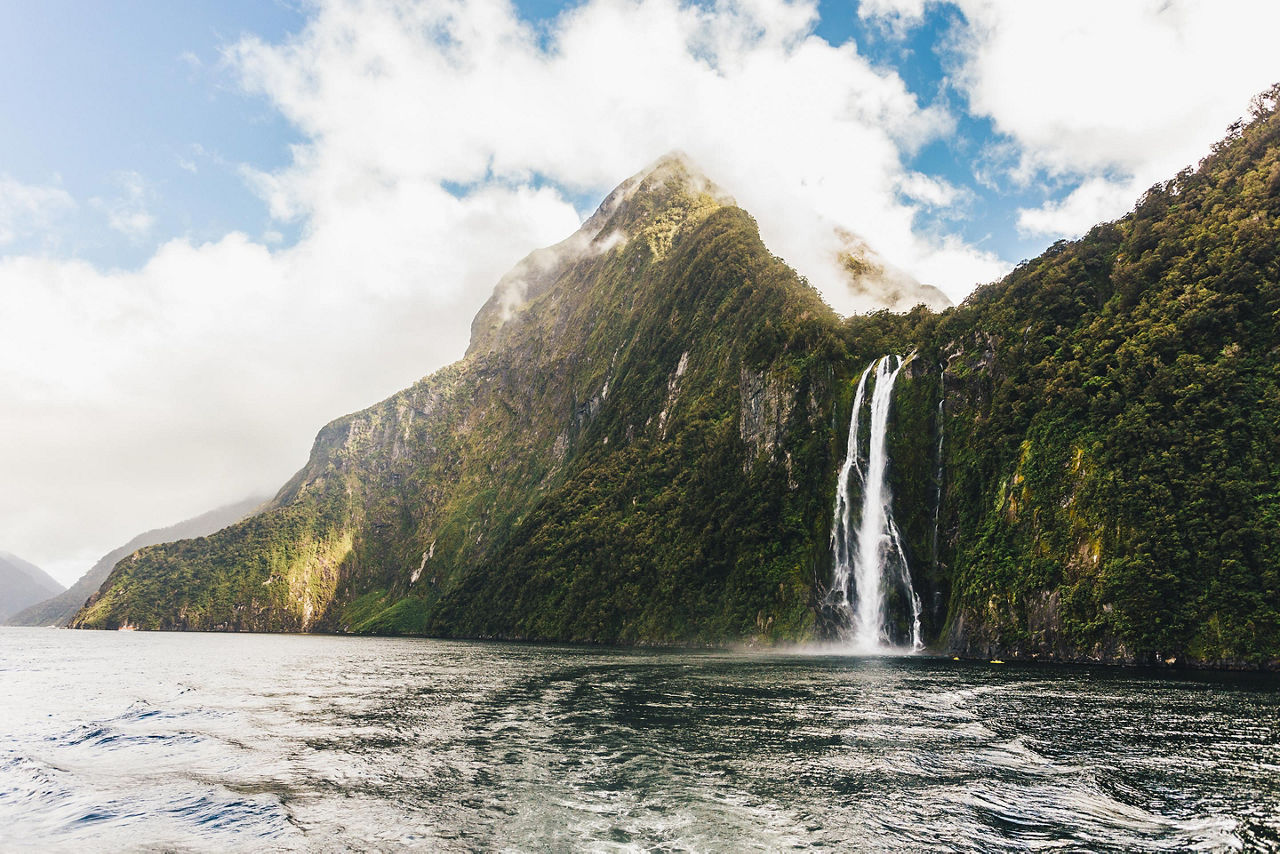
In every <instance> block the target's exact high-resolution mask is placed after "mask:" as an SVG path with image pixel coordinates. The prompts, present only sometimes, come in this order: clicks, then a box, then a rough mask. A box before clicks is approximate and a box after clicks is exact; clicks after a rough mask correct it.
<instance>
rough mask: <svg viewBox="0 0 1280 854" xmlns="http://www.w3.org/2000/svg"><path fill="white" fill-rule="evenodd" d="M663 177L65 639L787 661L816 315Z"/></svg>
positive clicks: (818, 368)
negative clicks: (191, 634) (253, 634)
mask: <svg viewBox="0 0 1280 854" xmlns="http://www.w3.org/2000/svg"><path fill="white" fill-rule="evenodd" d="M731 201H732V200H731V199H729V198H728V197H727V196H726V195H725V194H724V193H723V192H722V191H720V190H719V189H718V188H716V187H714V185H712V184H711V183H710V182H709V181H707V179H706V178H705V177H703V176H701V175H700V174H698V173H697V172H696V171H694V170H693V169H692V167H691V166H690V165H689V164H688V162H687V161H686V160H685V159H684V158H682V157H679V156H675V157H669V158H666V159H664V160H663V161H661V162H660V163H658V164H657V165H656V166H655V167H654V168H652V169H650V170H647V171H646V172H645V173H642V174H641V175H638V176H636V177H635V178H633V179H631V180H630V181H628V182H626V183H624V184H623V185H622V186H621V187H619V188H618V190H616V191H615V192H614V193H613V194H611V195H610V197H609V198H608V199H606V201H605V203H604V204H603V205H602V206H601V208H600V210H599V211H598V212H597V213H596V215H595V216H593V217H592V218H591V219H590V220H588V222H587V223H586V224H585V225H584V226H583V228H582V230H581V231H580V232H579V233H578V234H576V235H574V236H573V237H571V238H569V239H568V240H566V241H565V242H564V243H562V244H560V245H558V246H557V247H553V248H552V249H550V250H541V251H540V252H538V253H534V254H533V255H531V256H530V257H529V258H528V259H526V260H525V261H524V262H522V263H521V264H520V265H519V266H518V267H517V268H516V269H515V270H513V272H512V273H511V274H509V275H508V276H507V277H505V278H504V279H503V281H502V282H501V283H500V284H499V286H498V288H497V289H496V290H495V293H494V296H493V298H492V299H491V300H490V301H489V303H488V304H486V306H485V307H484V309H482V311H481V312H480V314H479V315H477V317H476V320H475V323H474V324H473V340H472V344H471V347H470V348H469V350H468V354H467V356H466V358H465V359H463V360H462V361H461V362H459V363H457V364H455V365H453V366H450V367H448V368H445V369H444V370H442V371H439V372H437V373H436V374H434V375H432V376H430V377H428V378H426V379H424V380H422V381H421V382H419V383H418V384H416V385H415V386H413V387H412V388H409V389H406V390H405V391H403V392H401V393H399V394H397V395H395V396H393V397H392V398H390V399H388V400H386V401H383V402H382V403H380V404H378V405H376V406H373V407H371V408H369V409H367V410H365V411H363V412H359V413H356V414H353V415H350V416H347V417H345V418H342V419H339V420H338V421H335V422H334V423H332V424H330V425H328V426H327V427H325V428H324V429H323V430H322V431H321V432H320V434H319V436H318V437H317V439H316V442H315V446H314V449H313V452H312V455H311V459H310V460H309V461H308V463H307V465H306V467H305V468H304V469H303V470H302V471H301V472H299V474H298V475H297V476H295V478H294V479H293V480H292V481H290V483H289V484H287V485H286V486H285V487H284V488H283V489H282V490H281V492H280V493H279V495H277V496H276V498H275V499H274V501H273V502H272V505H271V506H270V508H269V509H268V510H267V511H266V512H264V513H261V514H259V515H258V516H255V517H253V518H251V519H249V520H246V521H245V522H243V523H241V524H239V525H236V526H233V527H231V528H229V529H227V530H225V531H222V532H219V533H217V534H214V535H212V536H210V537H208V538H204V539H196V540H188V541H183V542H178V543H173V544H168V545H163V546H155V547H151V548H147V549H143V550H141V551H139V552H137V553H136V554H134V555H133V556H132V557H130V558H129V559H127V560H125V561H122V562H121V563H120V564H119V565H118V566H117V568H116V570H115V571H114V572H113V574H112V576H111V578H110V579H109V581H108V583H107V584H106V585H105V587H104V589H103V591H102V593H101V594H100V595H99V596H98V597H97V598H96V599H95V600H94V601H92V602H91V603H90V604H89V606H88V607H87V608H86V609H85V610H84V611H83V612H82V613H81V615H80V616H79V617H78V619H77V622H76V625H80V626H86V627H91V626H97V627H111V626H116V625H119V624H122V623H125V622H127V623H129V624H131V625H135V626H139V627H146V628H191V629H252V630H317V629H319V630H350V631H379V632H430V633H432V634H439V635H465V636H493V637H513V638H556V639H575V640H599V641H625V642H672V641H706V640H718V639H725V638H743V637H751V636H761V637H795V638H799V637H806V636H809V635H811V634H812V633H813V632H814V623H813V611H812V608H811V603H812V600H813V599H814V596H815V592H814V591H815V585H816V584H818V582H819V579H820V577H821V576H822V574H823V572H824V568H823V560H824V553H825V539H826V522H827V520H826V518H825V516H826V511H827V503H828V500H829V493H830V489H831V485H830V484H831V480H832V476H833V474H832V472H833V469H834V462H833V455H834V453H835V448H836V447H837V446H838V441H837V439H836V438H835V437H834V435H833V434H832V433H831V431H830V430H829V429H828V424H829V421H830V417H831V406H832V399H833V395H834V394H836V392H837V389H838V386H839V385H840V380H841V379H842V377H843V372H844V371H846V369H847V368H846V361H847V359H846V357H845V353H844V343H843V340H842V338H843V335H842V330H841V325H840V322H839V320H838V318H837V317H836V316H835V315H834V314H833V313H832V312H831V311H830V310H829V309H828V308H827V307H826V305H825V304H824V303H823V302H822V300H821V299H820V298H819V297H818V296H817V294H816V293H815V292H813V291H812V290H811V289H810V288H809V287H808V286H807V285H805V284H804V283H803V282H802V281H800V280H799V279H798V277H797V276H796V275H795V274H794V273H793V272H792V271H791V270H790V269H789V268H787V267H786V266H785V265H784V264H783V263H782V262H781V261H779V260H778V259H776V258H774V257H773V256H772V255H770V254H769V253H768V251H767V250H766V249H765V248H764V246H763V245H762V244H761V242H760V240H759V236H758V234H757V231H756V228H755V224H754V222H753V221H752V220H751V218H750V217H749V216H747V215H746V214H745V213H744V212H743V211H741V210H739V209H737V208H736V207H733V206H732V204H731Z"/></svg>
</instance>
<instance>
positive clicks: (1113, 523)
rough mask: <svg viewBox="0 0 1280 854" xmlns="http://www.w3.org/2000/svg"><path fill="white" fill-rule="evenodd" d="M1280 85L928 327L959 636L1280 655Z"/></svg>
mask: <svg viewBox="0 0 1280 854" xmlns="http://www.w3.org/2000/svg"><path fill="white" fill-rule="evenodd" d="M1277 94H1278V93H1277V92H1273V93H1271V97H1270V98H1269V99H1263V100H1262V101H1261V102H1260V104H1259V110H1258V114H1257V116H1256V118H1255V120H1254V121H1253V122H1252V123H1251V124H1249V125H1247V126H1245V127H1243V128H1242V129H1240V130H1239V132H1238V133H1236V134H1234V135H1233V136H1232V137H1229V138H1228V139H1226V140H1224V141H1223V142H1222V143H1220V144H1219V145H1218V146H1217V147H1216V149H1215V151H1214V153H1213V154H1211V155H1210V156H1209V157H1208V158H1206V159H1205V161H1203V162H1202V164H1201V166H1200V168H1199V169H1198V170H1196V171H1191V170H1186V171H1184V172H1183V173H1181V174H1179V175H1178V176H1177V178H1176V179H1174V180H1172V181H1169V182H1167V183H1164V184H1161V185H1157V186H1155V187H1153V188H1152V189H1151V190H1150V191H1148V193H1147V194H1146V196H1145V197H1144V198H1143V199H1142V200H1141V201H1140V202H1139V203H1138V205H1137V207H1136V209H1135V210H1134V212H1133V213H1131V214H1130V215H1128V216H1127V217H1125V218H1123V219H1121V220H1119V221H1118V222H1115V223H1112V224H1107V225H1101V226H1098V227H1097V228H1095V229H1093V231H1091V232H1090V233H1089V234H1088V235H1087V236H1086V237H1085V238H1083V239H1082V240H1079V241H1076V242H1074V243H1065V242H1064V243H1059V244H1057V245H1055V246H1054V247H1052V248H1051V249H1050V250H1049V251H1048V252H1046V253H1045V254H1044V255H1043V256H1041V257H1040V258H1038V259H1035V260H1034V261H1031V262H1027V263H1024V264H1023V265H1021V266H1020V267H1019V268H1018V269H1017V270H1015V271H1014V272H1013V273H1012V274H1011V275H1010V276H1009V277H1007V278H1006V279H1005V280H1004V281H1003V282H1000V283H998V284H995V285H992V286H988V287H986V288H983V289H980V290H979V291H978V292H976V293H975V294H974V295H973V296H972V297H971V298H970V299H969V300H968V301H967V302H966V303H965V304H964V305H963V306H961V307H959V308H958V309H956V310H954V311H952V312H948V313H946V314H944V315H941V316H922V317H920V318H918V321H917V322H916V323H915V329H914V332H913V333H912V334H911V335H909V336H908V338H909V339H911V343H909V344H904V345H903V346H904V347H910V346H915V347H918V348H919V351H920V362H921V364H928V365H930V366H931V368H930V371H931V373H932V380H931V382H933V383H934V384H935V386H936V387H939V388H940V389H941V392H940V393H941V394H943V395H944V403H943V409H944V413H945V416H944V418H943V429H944V433H945V436H944V453H943V457H944V463H945V466H944V470H943V471H944V478H943V481H944V483H943V501H942V505H941V514H940V519H939V528H938V542H939V546H938V559H939V560H940V561H941V563H942V564H943V566H944V567H945V571H944V572H943V573H942V575H943V576H944V577H945V580H946V583H947V584H948V586H949V592H948V593H947V594H946V595H947V596H948V606H947V623H946V626H945V628H944V629H943V630H942V631H941V632H940V633H939V635H938V637H937V642H938V643H939V645H941V646H942V647H943V648H945V649H946V650H947V651H949V652H955V653H958V654H967V655H978V656H997V655H998V656H1000V657H1002V658H1008V657H1026V658H1042V659H1058V660H1101V661H1115V662H1154V661H1168V662H1188V663H1192V664H1205V665H1215V666H1270V667H1276V666H1280V525H1278V524H1277V522H1278V521H1280V492H1278V491H1277V483H1280V253H1278V251H1277V247H1280V117H1278V116H1277V115H1276V114H1275V112H1274V110H1275V95H1277ZM909 420H910V422H911V423H914V424H916V425H918V429H920V430H924V429H926V428H925V425H926V424H927V423H928V419H927V418H925V417H924V415H923V414H922V412H921V411H916V412H914V413H912V415H911V417H910V419H909ZM904 423H905V422H904ZM910 453H911V452H910V451H908V450H907V449H904V450H903V454H904V456H903V458H904V459H910ZM915 453H916V455H917V459H916V461H915V462H908V463H907V465H909V466H910V465H914V466H915V467H916V470H917V472H919V470H920V469H921V465H920V463H919V461H918V455H919V453H920V451H919V450H917V451H916V452H915ZM913 540H914V541H915V542H916V543H917V547H918V548H919V549H920V550H922V551H925V550H926V547H925V545H924V543H925V537H924V536H923V535H922V534H920V533H917V534H916V535H915V536H914V537H913Z"/></svg>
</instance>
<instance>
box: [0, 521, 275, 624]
mask: <svg viewBox="0 0 1280 854" xmlns="http://www.w3.org/2000/svg"><path fill="white" fill-rule="evenodd" d="M265 500H266V499H265V498H261V497H258V498H249V499H246V500H244V501H239V502H237V503H235V504H230V505H227V506H226V507H219V508H218V509H217V510H211V511H209V512H208V513H202V514H201V515H199V516H196V517H195V518H194V519H188V520H186V521H185V522H179V523H178V524H176V525H170V526H168V527H166V528H156V529H155V530H151V531H147V532H145V533H142V534H139V535H138V536H136V537H134V538H133V539H132V540H130V541H129V542H127V543H125V544H124V545H123V546H120V548H118V549H112V550H111V551H109V552H107V553H106V554H105V555H103V556H102V557H101V558H100V559H99V560H98V562H97V563H95V564H94V565H93V566H92V567H91V568H90V569H89V571H88V572H86V573H85V574H84V575H82V576H80V578H79V579H78V580H77V581H76V583H75V584H73V585H71V586H70V587H68V588H67V589H66V590H64V591H62V592H61V593H59V594H58V595H56V596H53V597H50V598H48V599H45V600H43V601H41V602H37V603H36V604H34V605H31V606H29V607H27V608H25V609H23V610H21V611H19V612H18V613H16V614H14V615H13V616H11V617H9V619H8V620H7V621H6V622H7V624H8V625H10V626H65V625H66V624H67V623H69V622H70V621H71V618H72V617H74V616H75V614H76V612H77V611H79V610H80V609H81V608H83V607H84V603H85V602H86V601H87V600H88V599H89V597H90V596H92V595H93V594H94V593H96V592H98V588H99V587H101V586H102V582H104V581H106V580H107V576H108V575H109V574H110V573H111V568H112V567H114V566H115V565H116V562H117V561H119V560H120V559H121V558H125V557H128V556H129V555H131V554H133V553H134V552H135V551H137V550H138V549H140V548H142V547H143V546H151V545H155V544H156V543H165V542H171V541H173V540H180V539H183V538H184V537H203V536H206V535H208V534H212V533H213V532H214V531H218V530H221V529H222V528H225V527H226V526H227V525H230V524H232V523H234V522H238V521H240V520H241V519H243V518H245V517H246V516H248V515H249V514H251V513H253V511H254V510H256V509H257V508H258V507H260V506H261V505H262V504H263V503H264V501H265Z"/></svg>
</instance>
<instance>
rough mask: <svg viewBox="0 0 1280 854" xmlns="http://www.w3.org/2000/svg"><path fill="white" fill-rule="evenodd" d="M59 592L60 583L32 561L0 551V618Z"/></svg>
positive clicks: (2, 618)
mask: <svg viewBox="0 0 1280 854" xmlns="http://www.w3.org/2000/svg"><path fill="white" fill-rule="evenodd" d="M61 592H62V585H61V584H59V583H58V582H56V581H54V580H53V579H52V578H50V577H49V576H48V575H47V574H46V573H45V571H44V570H43V569H41V568H40V567H38V566H36V565H35V564H34V563H29V562H27V561H25V560H23V559H22V558H20V557H18V556H17V555H11V554H9V553H8V552H0V620H4V619H5V618H7V617H8V616H9V615H10V614H13V613H16V612H18V611H21V610H22V609H23V608H26V607H27V606H28V605H30V604H32V603H33V602H39V601H40V600H41V599H46V598H48V597H49V596H52V595H54V594H57V593H61Z"/></svg>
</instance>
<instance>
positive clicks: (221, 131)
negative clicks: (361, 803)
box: [0, 0, 1073, 268]
mask: <svg viewBox="0 0 1280 854" xmlns="http://www.w3.org/2000/svg"><path fill="white" fill-rule="evenodd" d="M517 6H518V8H519V10H520V13H521V14H522V15H523V16H524V17H525V18H526V20H528V21H530V22H532V23H534V24H544V25H545V24H546V23H547V22H549V21H552V20H554V19H555V18H556V16H558V15H560V14H561V13H562V12H563V11H564V9H565V6H564V5H563V4H557V3H546V2H525V3H519V4H517ZM309 8H310V7H309V6H308V5H307V4H305V3H303V2H292V0H271V1H270V2H259V0H226V2H217V3H189V4H188V3H184V4H174V3H169V2H159V0H145V2H118V0H117V1H116V2H111V0H102V2H95V3H84V2H82V0H42V2H40V3H9V4H2V5H0V80H2V81H3V83H0V86H3V89H2V90H0V105H2V111H0V115H2V116H3V121H4V124H5V128H4V133H2V134H0V174H5V175H7V176H8V177H10V178H12V179H15V180H17V181H19V182H22V183H24V184H32V185H50V184H51V185H54V186H58V187H61V188H64V189H66V191H67V192H68V193H70V194H71V195H72V196H73V197H74V198H76V199H80V200H88V203H87V204H82V205H81V206H80V207H79V209H78V210H77V212H76V213H75V214H74V215H73V216H71V217H69V218H68V220H67V221H66V222H64V223H63V227H62V228H60V229H58V230H56V231H54V232H43V233H36V234H28V235H26V236H25V237H24V238H23V239H21V240H15V241H13V242H11V243H9V244H8V245H4V246H0V253H5V254H18V253H33V252H34V253H45V254H54V255H58V256H72V257H77V258H83V259H86V260H89V261H91V262H93V263H95V264H100V265H105V266H108V267H125V268H131V267H136V266H138V265H140V264H142V263H144V262H145V261H146V260H147V259H148V258H149V257H150V256H151V254H152V253H153V252H154V251H155V249H156V247H157V246H159V245H160V244H161V243H163V242H164V241H166V240H168V239H171V238H174V237H179V236H187V237H190V238H192V239H193V240H196V241H203V240H214V239H217V238H218V237H220V236H222V235H223V234H225V233H226V232H228V231H232V230H241V231H244V232H246V233H249V234H255V235H261V234H269V233H271V232H278V233H279V234H280V235H281V238H282V239H283V241H284V242H286V243H288V242H290V241H292V240H294V239H296V237H297V225H298V224H297V223H289V222H281V221H278V220H273V219H272V217H271V216H270V215H269V213H268V211H267V208H266V205H265V203H264V201H263V200H262V198H261V197H260V196H259V195H258V194H257V193H255V191H254V189H253V188H252V187H251V186H250V185H249V184H248V183H247V182H246V181H245V180H244V179H243V177H242V174H241V167H242V166H245V165H249V166H252V167H253V168H256V169H259V170H263V171H271V170H275V169H279V168H282V167H284V166H285V165H287V164H288V162H289V160H290V148H289V147H290V145H292V144H295V143H298V142H301V141H302V135H301V134H300V133H299V132H298V130H297V129H296V128H295V127H293V126H292V125H291V124H290V123H289V121H288V120H287V119H286V118H285V117H284V116H282V115H281V114H280V112H279V111H277V110H276V109H274V108H273V106H272V105H271V104H270V102H269V101H268V100H267V99H266V98H263V97H261V96H257V95H252V94H249V93H246V92H245V91H244V89H243V87H241V86H240V84H239V80H238V72H237V70H236V69H235V68H234V67H233V66H232V65H230V64H229V63H228V62H227V61H226V60H225V59H224V56H223V51H224V50H225V49H226V48H227V47H228V46H229V45H232V44H234V43H236V42H237V41H238V40H239V39H240V38H241V37H242V36H244V35H246V34H253V35H256V36H258V37H260V38H262V39H263V40H265V41H268V42H281V41H283V40H285V39H286V38H287V37H288V36H290V35H291V34H296V33H298V32H300V31H301V30H302V29H303V27H304V26H305V24H306V21H307V17H308V10H309ZM818 8H819V12H820V16H821V17H820V19H819V20H818V22H817V24H816V27H815V28H814V31H815V32H816V34H817V35H818V36H820V37H822V38H823V39H825V40H827V41H828V42H830V43H831V44H833V45H840V44H844V43H846V42H848V41H850V40H852V41H853V42H854V43H855V44H856V45H857V49H858V51H859V52H860V53H861V54H863V55H864V56H866V57H869V58H870V59H871V60H872V61H873V62H874V63H875V64H876V65H877V66H878V67H880V68H883V69H886V70H889V71H891V72H893V73H896V74H897V75H898V76H900V77H901V79H902V80H903V82H904V83H905V84H906V86H907V88H908V89H909V90H910V92H911V93H912V94H914V95H915V97H916V98H917V99H918V100H919V101H920V103H921V104H923V105H930V104H935V103H940V104H944V105H946V106H947V107H948V108H949V109H950V110H951V111H952V112H953V115H954V117H955V119H956V126H955V131H954V132H953V133H951V134H948V135H947V136H946V137H944V138H940V139H935V140H933V141H931V142H930V143H929V144H927V145H926V146H924V147H923V148H922V149H921V150H920V151H918V152H915V153H912V154H910V155H909V156H907V157H906V158H904V159H905V162H906V164H907V165H909V166H910V167H911V168H913V169H916V170H918V171H920V172H922V173H924V174H926V175H933V176H939V177H942V178H944V179H945V180H947V181H948V182H950V183H951V184H953V185H954V186H956V187H958V188H963V189H964V190H965V191H967V192H968V193H970V194H972V196H971V198H969V199H968V201H967V203H966V204H964V205H963V206H962V207H961V208H960V209H957V210H943V211H926V212H924V213H923V214H922V215H921V218H920V219H921V225H922V228H923V229H926V230H935V231H939V232H951V233H955V234H958V235H960V236H961V237H963V239H964V240H965V241H966V242H968V243H970V244H973V245H976V246H982V247H984V248H986V249H989V250H990V251H992V252H994V253H996V254H997V255H998V256H999V257H1000V258H1002V259H1004V260H1006V261H1015V262H1016V261H1017V260H1018V259H1020V258H1024V257H1028V256H1030V255H1034V254H1035V253H1037V252H1038V251H1040V250H1041V249H1043V247H1044V246H1046V245H1048V243H1050V242H1052V240H1053V236H1048V235H1033V236H1024V235H1022V234H1020V233H1019V231H1018V229H1017V227H1016V225H1017V211H1018V209H1019V208H1022V207H1028V206H1035V205H1040V204H1043V203H1044V202H1045V201H1047V200H1054V199H1061V198H1063V197H1064V196H1066V195H1067V193H1068V192H1069V191H1070V190H1071V189H1073V185H1072V182H1070V181H1052V182H1047V181H1037V182H1033V183H1030V184H1028V185H1015V184H1013V183H1012V182H1004V183H1003V184H1002V185H999V186H989V185H984V184H982V183H980V182H979V181H977V180H976V178H975V174H974V164H975V162H978V160H979V159H980V158H981V157H982V153H983V151H984V150H985V149H989V148H991V147H992V146H993V145H995V144H998V143H1000V142H1002V141H1005V139H1004V138H1003V137H1002V136H1001V135H1000V134H998V133H996V132H995V131H994V129H993V126H992V122H991V121H990V119H988V118H986V117H983V116H975V115H972V114H970V113H969V112H968V111H967V110H966V109H965V107H966V104H965V96H964V94H963V93H962V92H959V91H957V90H955V89H954V88H953V87H951V86H949V85H948V83H947V80H946V77H947V70H946V67H945V62H946V60H947V54H948V51H947V48H946V45H947V40H948V37H949V34H950V33H951V31H952V30H953V29H954V28H955V27H957V26H962V25H963V23H964V16H963V13H962V12H961V11H960V10H959V9H957V8H955V7H952V6H945V5H935V6H931V7H929V8H928V11H927V14H926V15H925V17H924V19H923V20H922V22H921V23H920V24H919V25H918V26H915V27H913V28H912V29H911V30H910V31H909V32H908V33H906V35H905V37H895V36H894V35H892V34H891V33H889V32H887V31H886V29H885V28H884V27H881V26H877V25H876V23H875V22H871V21H867V20H864V19H862V18H860V17H859V16H858V14H857V8H856V4H854V3H851V2H839V0H835V2H831V1H830V0H828V2H822V3H820V4H819V6H818ZM621 177H623V176H618V178H619V179H621ZM135 188H136V193H140V194H141V198H131V197H130V196H131V194H135ZM607 189H608V188H607V187H597V188H594V192H593V191H581V190H576V189H575V190H566V195H568V196H569V197H570V198H572V200H573V201H574V203H575V205H576V206H577V207H579V208H585V207H588V206H589V205H590V204H592V203H594V202H595V201H598V198H599V196H600V195H601V194H602V193H603V192H604V191H606V190H607ZM93 200H97V204H94V203H93ZM117 204H125V205H126V206H127V205H128V204H137V205H139V206H142V207H145V209H146V211H147V213H148V214H149V215H150V216H152V217H153V224H152V226H151V227H150V228H148V229H147V230H146V232H145V234H122V233H120V232H119V231H118V230H113V229H112V228H111V227H110V224H109V216H108V209H109V208H111V206H113V205H117Z"/></svg>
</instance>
